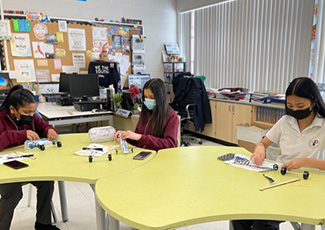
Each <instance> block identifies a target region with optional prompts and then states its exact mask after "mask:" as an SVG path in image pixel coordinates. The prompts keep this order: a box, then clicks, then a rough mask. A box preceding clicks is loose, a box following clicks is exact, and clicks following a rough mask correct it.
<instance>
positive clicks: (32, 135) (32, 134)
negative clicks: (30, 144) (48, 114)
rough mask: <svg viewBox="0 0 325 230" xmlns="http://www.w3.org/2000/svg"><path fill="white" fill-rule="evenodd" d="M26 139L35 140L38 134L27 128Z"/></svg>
mask: <svg viewBox="0 0 325 230" xmlns="http://www.w3.org/2000/svg"><path fill="white" fill-rule="evenodd" d="M27 139H28V140H31V141H36V140H38V139H39V136H38V134H37V133H35V132H34V131H32V130H27Z"/></svg>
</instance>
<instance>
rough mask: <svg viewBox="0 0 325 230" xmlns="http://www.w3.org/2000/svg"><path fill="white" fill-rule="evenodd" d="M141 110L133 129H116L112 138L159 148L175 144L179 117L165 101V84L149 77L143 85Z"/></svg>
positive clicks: (150, 147) (148, 147)
mask: <svg viewBox="0 0 325 230" xmlns="http://www.w3.org/2000/svg"><path fill="white" fill-rule="evenodd" d="M143 89H144V90H143V94H142V101H143V106H142V112H141V114H140V119H139V122H138V124H137V126H136V128H135V131H134V132H132V131H130V130H129V131H117V132H116V133H115V135H114V139H115V141H116V142H118V137H119V135H120V134H121V137H122V139H127V141H128V142H129V143H130V144H132V145H135V146H137V147H140V148H145V149H152V150H156V151H158V150H160V149H165V148H173V147H176V146H177V132H178V127H179V119H178V117H177V114H176V112H175V111H174V110H173V109H172V108H171V107H170V106H169V104H168V102H167V93H166V88H165V84H164V82H163V81H162V80H161V79H151V80H149V81H147V82H146V84H145V85H144V87H143Z"/></svg>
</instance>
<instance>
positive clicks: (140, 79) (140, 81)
mask: <svg viewBox="0 0 325 230" xmlns="http://www.w3.org/2000/svg"><path fill="white" fill-rule="evenodd" d="M149 80H150V74H129V75H128V81H129V88H130V86H131V85H135V86H136V87H138V88H139V89H141V90H142V89H143V86H144V84H146V82H147V81H149Z"/></svg>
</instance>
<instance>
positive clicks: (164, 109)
mask: <svg viewBox="0 0 325 230" xmlns="http://www.w3.org/2000/svg"><path fill="white" fill-rule="evenodd" d="M143 89H144V90H145V89H150V90H151V92H152V93H153V95H154V96H155V100H156V107H155V108H154V109H153V110H152V111H150V110H149V109H147V107H146V106H145V105H143V106H142V112H141V114H140V122H141V123H140V124H142V125H144V124H145V122H146V120H147V118H148V117H150V116H151V119H150V125H151V124H153V133H154V136H155V137H161V136H162V135H163V133H164V128H165V126H166V123H167V120H168V115H169V113H170V112H171V111H172V109H171V107H170V106H169V104H168V101H167V91H166V87H165V84H164V82H163V81H162V80H161V79H159V78H155V79H151V80H149V81H147V82H146V84H145V85H144V86H143ZM144 100H145V98H144V92H143V93H142V101H143V102H144Z"/></svg>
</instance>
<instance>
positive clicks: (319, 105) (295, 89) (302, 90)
mask: <svg viewBox="0 0 325 230" xmlns="http://www.w3.org/2000/svg"><path fill="white" fill-rule="evenodd" d="M290 95H295V96H298V97H303V98H307V99H309V100H310V101H311V102H312V103H314V104H315V106H314V107H313V110H314V111H315V112H316V114H317V113H318V114H319V115H321V116H322V117H324V118H325V104H324V101H323V98H322V96H321V95H320V92H319V90H318V87H317V85H316V84H315V82H314V81H313V80H311V79H310V78H308V77H297V78H295V79H293V81H292V82H290V84H289V86H288V88H287V90H286V101H285V108H286V114H288V110H287V97H288V96H290Z"/></svg>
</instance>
